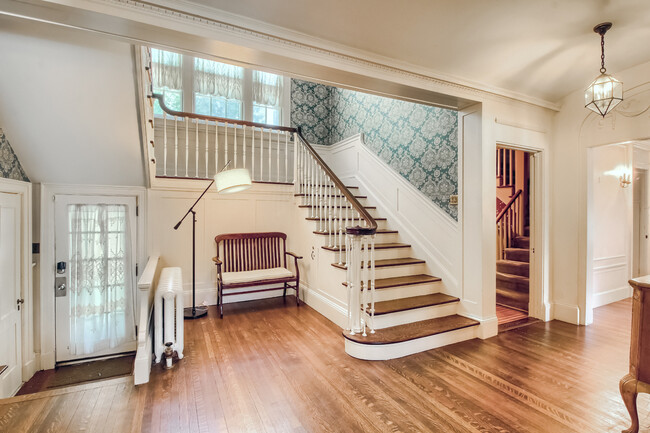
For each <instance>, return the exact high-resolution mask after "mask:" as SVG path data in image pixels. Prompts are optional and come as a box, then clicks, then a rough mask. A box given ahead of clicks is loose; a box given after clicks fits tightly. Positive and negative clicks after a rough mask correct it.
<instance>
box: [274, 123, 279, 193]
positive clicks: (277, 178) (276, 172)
mask: <svg viewBox="0 0 650 433" xmlns="http://www.w3.org/2000/svg"><path fill="white" fill-rule="evenodd" d="M275 141H276V143H275V144H276V145H277V146H278V149H277V154H276V157H275V164H276V170H275V181H276V182H278V183H279V182H280V131H277V133H276V134H275Z"/></svg>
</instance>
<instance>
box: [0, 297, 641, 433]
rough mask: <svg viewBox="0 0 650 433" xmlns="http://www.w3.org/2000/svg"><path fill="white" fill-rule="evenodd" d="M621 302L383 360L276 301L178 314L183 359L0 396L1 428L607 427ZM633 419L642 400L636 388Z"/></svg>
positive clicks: (624, 322)
mask: <svg viewBox="0 0 650 433" xmlns="http://www.w3.org/2000/svg"><path fill="white" fill-rule="evenodd" d="M630 308H631V305H630V303H629V302H627V301H623V302H620V303H617V304H613V305H610V306H606V307H601V308H599V309H597V310H596V311H595V324H594V325H592V326H589V327H586V328H585V327H577V326H572V325H568V324H565V323H561V322H550V323H542V322H540V323H535V324H532V325H530V326H527V327H524V328H519V329H515V330H512V331H509V332H505V333H503V334H500V335H499V336H497V337H494V338H490V339H488V340H483V341H481V340H473V341H467V342H463V343H459V344H456V345H453V346H447V347H445V348H442V349H437V350H432V351H429V352H426V353H421V354H417V355H413V356H409V357H406V358H401V359H396V360H392V361H385V362H367V361H359V360H355V359H353V358H351V357H349V356H348V355H346V354H345V352H344V351H343V338H342V337H341V333H340V329H339V328H337V327H336V326H334V325H333V324H332V323H330V322H329V321H328V320H327V319H325V318H324V317H322V316H320V315H319V314H318V313H316V312H315V311H314V310H312V309H310V308H309V307H307V306H305V305H303V306H301V307H300V308H296V307H295V305H294V304H293V303H292V302H289V301H288V302H287V304H286V306H284V305H283V304H282V301H281V300H278V299H274V300H265V301H254V302H249V303H241V304H238V305H237V306H232V305H227V306H226V309H225V316H224V319H223V320H219V319H218V318H217V315H216V311H215V310H213V309H211V310H210V315H209V317H207V318H202V319H198V320H196V321H186V322H185V323H186V325H185V326H186V328H185V329H186V351H185V355H186V357H185V359H183V360H182V361H180V362H179V363H178V364H177V366H176V367H175V368H174V369H172V370H170V371H162V370H161V369H160V368H154V371H153V372H152V378H151V382H150V383H149V384H146V385H142V386H139V387H137V388H136V387H134V386H133V385H132V378H131V377H127V378H119V379H112V380H107V381H104V382H97V383H93V384H86V385H79V386H76V387H69V388H63V389H57V390H53V391H47V392H43V393H38V394H31V395H26V396H21V397H15V398H12V399H7V400H0V431H2V432H12V433H17V432H40V431H48V432H63V431H66V432H76V431H88V432H93V433H99V432H120V433H122V432H128V431H133V432H138V431H143V432H170V433H171V432H174V433H177V432H398V431H400V432H501V433H504V432H553V433H556V432H590V433H591V432H617V431H620V430H622V429H623V428H625V427H627V426H628V416H627V412H626V411H625V408H624V406H623V403H622V401H621V398H620V396H619V393H618V380H619V379H620V378H621V377H622V376H623V375H624V374H625V373H626V372H627V368H628V367H627V363H628V337H629V328H630ZM639 408H640V413H641V416H642V420H641V426H642V428H641V431H647V430H648V429H649V428H650V416H649V413H650V399H649V398H648V396H645V395H642V396H639Z"/></svg>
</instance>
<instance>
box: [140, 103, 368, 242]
mask: <svg viewBox="0 0 650 433" xmlns="http://www.w3.org/2000/svg"><path fill="white" fill-rule="evenodd" d="M149 98H152V99H157V100H158V103H159V104H160V108H161V109H162V110H163V111H164V112H166V113H167V114H169V115H171V116H177V117H189V118H192V119H202V120H208V121H213V122H219V123H228V124H232V125H244V126H251V127H255V128H261V129H274V130H276V131H285V132H291V133H296V134H297V135H298V137H300V140H301V141H302V143H303V145H304V146H305V148H306V149H307V151H308V152H309V153H310V155H311V156H312V157H313V158H314V159H315V160H316V162H317V163H318V164H319V165H320V166H321V167H322V168H323V170H324V171H325V173H326V174H327V176H329V178H330V179H332V182H333V183H334V185H336V187H337V188H338V189H339V191H341V192H342V193H343V195H344V196H345V198H346V199H347V200H348V201H349V202H350V204H352V207H353V208H354V210H356V211H357V212H358V213H359V215H360V216H361V218H363V219H364V220H365V221H366V223H367V224H368V227H349V228H346V231H347V232H348V233H350V234H354V235H372V234H375V232H376V231H377V221H375V219H374V218H373V217H372V216H371V215H370V213H368V211H367V210H366V209H365V208H364V207H363V206H362V205H361V203H359V201H358V200H357V199H356V198H355V197H354V194H352V193H351V192H350V191H349V190H348V189H347V188H346V187H345V185H344V184H343V182H342V181H341V180H340V179H339V178H338V176H336V175H335V174H334V172H333V171H332V170H331V169H330V168H329V166H328V165H327V164H325V161H323V159H322V158H321V157H320V155H318V153H317V152H316V151H315V150H314V148H313V147H312V146H311V145H310V144H309V142H308V141H307V139H306V138H305V136H304V135H303V134H302V131H301V130H300V128H292V127H289V126H275V125H267V124H264V123H256V122H249V121H247V120H236V119H226V118H223V117H215V116H206V115H203V114H195V113H187V112H183V111H174V110H172V109H171V108H169V107H168V106H167V105H165V97H164V95H161V94H159V93H152V94H151V95H149Z"/></svg>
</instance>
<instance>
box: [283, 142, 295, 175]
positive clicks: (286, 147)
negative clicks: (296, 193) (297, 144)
mask: <svg viewBox="0 0 650 433" xmlns="http://www.w3.org/2000/svg"><path fill="white" fill-rule="evenodd" d="M293 159H294V161H295V159H296V152H294V153H293ZM295 165H296V164H295V162H294V171H295ZM293 177H294V178H295V177H296V174H295V172H294V174H293ZM284 181H285V182H286V183H289V134H288V133H287V132H286V131H285V133H284Z"/></svg>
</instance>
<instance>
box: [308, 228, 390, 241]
mask: <svg viewBox="0 0 650 433" xmlns="http://www.w3.org/2000/svg"><path fill="white" fill-rule="evenodd" d="M316 229H317V227H314V231H316ZM314 234H316V233H314ZM316 235H317V236H320V237H323V238H324V239H325V243H323V244H322V245H327V243H328V242H329V235H320V234H316ZM337 239H338V238H337ZM332 242H334V234H333V233H332ZM337 242H338V241H337ZM344 242H345V240H344ZM389 242H399V233H377V234H376V235H375V243H382V244H383V243H389Z"/></svg>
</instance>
